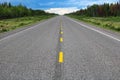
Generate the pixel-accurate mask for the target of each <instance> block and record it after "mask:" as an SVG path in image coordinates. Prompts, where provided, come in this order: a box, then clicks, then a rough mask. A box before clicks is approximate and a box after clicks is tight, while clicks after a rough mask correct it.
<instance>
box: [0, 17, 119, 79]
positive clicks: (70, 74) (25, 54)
mask: <svg viewBox="0 0 120 80" xmlns="http://www.w3.org/2000/svg"><path fill="white" fill-rule="evenodd" d="M0 80H120V36H119V35H115V34H111V33H108V32H105V31H104V30H101V29H97V28H95V27H91V26H89V25H86V24H84V23H82V22H78V21H75V20H73V19H71V18H68V17H65V16H57V17H54V18H51V19H49V20H46V21H44V22H40V23H39V24H37V25H35V26H33V27H30V28H28V29H25V30H23V31H20V32H17V33H14V34H11V35H8V36H6V37H4V38H2V39H0Z"/></svg>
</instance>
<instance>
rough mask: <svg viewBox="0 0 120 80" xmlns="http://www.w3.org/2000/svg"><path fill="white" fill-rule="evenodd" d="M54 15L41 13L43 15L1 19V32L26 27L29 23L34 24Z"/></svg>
mask: <svg viewBox="0 0 120 80" xmlns="http://www.w3.org/2000/svg"><path fill="white" fill-rule="evenodd" d="M51 17H53V15H41V16H31V17H21V18H14V19H3V20H0V33H3V32H7V31H11V30H14V29H17V28H21V27H25V26H27V25H32V24H34V23H36V22H39V21H41V20H44V19H48V18H51Z"/></svg>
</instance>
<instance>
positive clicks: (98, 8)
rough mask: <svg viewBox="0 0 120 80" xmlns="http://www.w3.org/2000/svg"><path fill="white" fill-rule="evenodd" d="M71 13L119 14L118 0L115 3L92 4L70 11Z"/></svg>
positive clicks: (97, 15)
mask: <svg viewBox="0 0 120 80" xmlns="http://www.w3.org/2000/svg"><path fill="white" fill-rule="evenodd" d="M70 14H72V15H81V16H89V17H109V16H114V17H116V16H120V1H119V2H116V3H111V4H109V3H104V4H101V5H98V4H94V5H92V6H88V7H87V8H86V9H81V10H79V11H77V12H73V13H70Z"/></svg>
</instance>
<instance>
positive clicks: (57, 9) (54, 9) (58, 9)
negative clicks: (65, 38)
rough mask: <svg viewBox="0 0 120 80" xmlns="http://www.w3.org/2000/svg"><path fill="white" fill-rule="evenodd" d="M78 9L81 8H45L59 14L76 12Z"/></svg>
mask: <svg viewBox="0 0 120 80" xmlns="http://www.w3.org/2000/svg"><path fill="white" fill-rule="evenodd" d="M77 10H79V9H78V8H76V7H69V8H50V9H48V10H45V11H46V12H49V13H56V14H59V15H64V14H67V13H71V12H75V11H77Z"/></svg>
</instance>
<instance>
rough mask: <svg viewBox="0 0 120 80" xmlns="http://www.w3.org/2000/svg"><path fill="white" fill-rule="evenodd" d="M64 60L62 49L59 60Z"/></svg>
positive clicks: (60, 61) (61, 61)
mask: <svg viewBox="0 0 120 80" xmlns="http://www.w3.org/2000/svg"><path fill="white" fill-rule="evenodd" d="M63 60H64V59H63V52H62V51H60V52H59V60H58V61H59V63H63Z"/></svg>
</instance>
